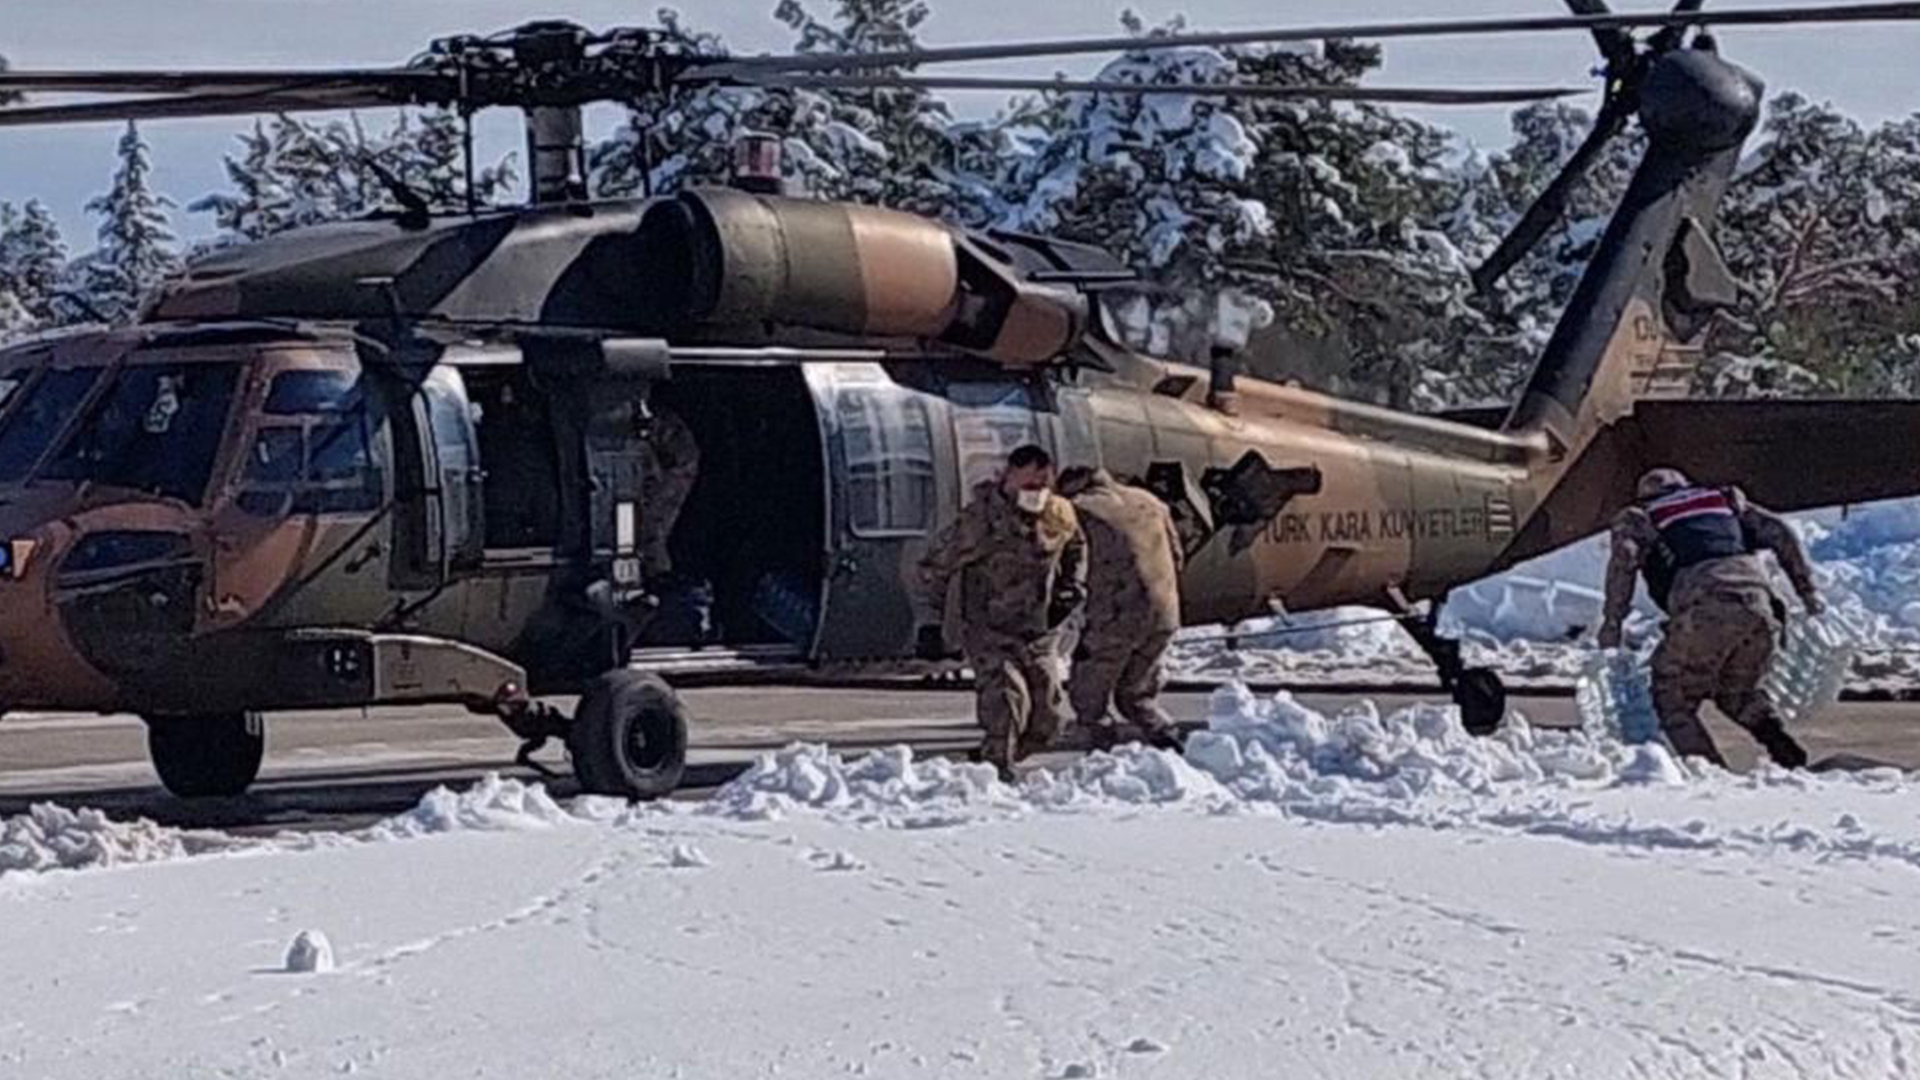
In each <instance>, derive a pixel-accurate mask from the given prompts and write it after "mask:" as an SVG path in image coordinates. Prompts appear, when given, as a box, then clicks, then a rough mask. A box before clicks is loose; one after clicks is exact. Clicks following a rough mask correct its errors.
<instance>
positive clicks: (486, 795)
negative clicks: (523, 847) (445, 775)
mask: <svg viewBox="0 0 1920 1080" xmlns="http://www.w3.org/2000/svg"><path fill="white" fill-rule="evenodd" d="M583 809H592V810H595V811H598V810H599V802H598V801H590V802H589V803H588V804H587V807H585V808H583ZM583 816H591V815H577V814H576V813H574V812H573V811H571V810H569V809H568V808H566V807H563V806H561V805H560V804H559V803H558V802H556V801H554V798H553V796H552V795H549V794H548V793H547V789H546V787H545V786H544V785H541V784H527V783H522V782H521V781H519V780H512V779H507V778H503V777H501V776H500V774H498V773H488V774H487V775H486V776H484V777H482V778H481V779H480V780H479V782H478V783H476V784H474V786H472V787H470V788H467V789H466V790H464V791H454V790H452V789H451V788H447V787H444V786H443V787H437V788H434V789H433V790H432V791H429V792H428V793H427V794H426V795H425V796H424V797H422V798H421V800H420V804H419V805H418V806H415V807H414V808H413V809H412V810H409V811H407V812H406V813H404V814H401V815H399V816H398V817H393V818H389V819H388V820H386V821H384V822H381V823H380V824H379V825H376V826H374V827H373V828H372V829H369V830H368V834H369V836H370V838H372V839H403V838H407V837H416V836H432V835H435V834H439V833H451V832H525V831H529V830H534V829H550V828H553V827H554V826H556V825H564V824H572V823H576V822H579V821H581V820H582V819H583Z"/></svg>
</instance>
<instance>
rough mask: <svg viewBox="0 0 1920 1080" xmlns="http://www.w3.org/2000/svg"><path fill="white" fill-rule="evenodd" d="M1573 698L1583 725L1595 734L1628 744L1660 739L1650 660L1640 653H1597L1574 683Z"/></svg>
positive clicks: (1613, 650) (1612, 650)
mask: <svg viewBox="0 0 1920 1080" xmlns="http://www.w3.org/2000/svg"><path fill="white" fill-rule="evenodd" d="M1573 698H1574V704H1575V706H1576V707H1577V708H1578V709H1579V712H1580V724H1581V726H1582V727H1584V728H1586V729H1587V730H1588V731H1589V732H1592V733H1593V734H1595V735H1600V736H1604V737H1606V738H1612V739H1618V740H1620V741H1621V742H1625V743H1644V742H1652V741H1653V740H1654V739H1657V738H1659V737H1660V716H1659V714H1658V713H1656V712H1655V711H1654V708H1653V685H1652V678H1651V675H1650V673H1649V671H1648V664H1647V659H1646V658H1645V657H1643V656H1640V655H1639V654H1637V653H1633V652H1629V651H1627V650H1625V649H1603V650H1601V651H1600V652H1598V653H1595V654H1594V655H1593V657H1592V658H1591V659H1589V660H1588V661H1587V663H1586V664H1585V666H1584V667H1583V668H1582V669H1581V672H1580V677H1579V678H1578V679H1577V680H1576V681H1575V683H1574V690H1573Z"/></svg>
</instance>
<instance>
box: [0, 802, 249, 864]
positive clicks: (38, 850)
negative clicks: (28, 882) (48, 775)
mask: <svg viewBox="0 0 1920 1080" xmlns="http://www.w3.org/2000/svg"><path fill="white" fill-rule="evenodd" d="M244 846H247V845H246V842H245V841H241V840H236V839H233V838H230V837H225V836H219V835H215V834H211V833H189V832H181V831H179V830H177V829H168V828H164V827H162V826H160V825H156V824H154V823H153V822H151V821H146V820H140V821H133V822H121V821H114V820H112V819H110V818H108V817H107V816H106V815H105V814H103V813H101V812H100V811H98V810H85V809H83V810H68V809H66V808H65V807H60V806H54V805H51V804H48V803H41V804H38V805H35V806H34V807H32V808H31V809H30V810H29V811H28V812H27V813H25V814H22V815H19V816H17V817H11V818H5V819H0V876H4V875H6V874H8V873H11V872H14V871H23V872H29V873H31V872H37V871H42V870H77V869H83V868H87V867H95V866H120V865H125V864H129V863H145V862H159V861H162V860H165V859H179V858H184V857H186V856H188V855H197V854H200V853H202V852H208V851H230V850H235V849H238V848H241V847H244Z"/></svg>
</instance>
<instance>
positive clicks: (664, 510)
mask: <svg viewBox="0 0 1920 1080" xmlns="http://www.w3.org/2000/svg"><path fill="white" fill-rule="evenodd" d="M698 478H699V477H698V473H697V472H696V471H695V470H693V469H670V470H667V471H665V472H661V473H659V474H649V475H648V476H647V477H646V478H645V479H644V480H643V481H642V482H641V487H640V528H639V534H640V535H639V536H638V538H637V539H638V540H639V542H640V569H641V572H642V573H644V574H645V575H646V576H647V579H648V580H650V581H651V580H656V579H658V578H661V577H665V576H666V575H668V574H670V573H672V572H673V553H672V552H670V551H668V550H667V542H668V541H669V540H671V539H672V538H673V527H674V525H676V524H678V523H679V521H680V511H681V508H683V507H685V506H686V504H687V496H689V495H691V494H693V484H694V481H695V480H697V479H698Z"/></svg>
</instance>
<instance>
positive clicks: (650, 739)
mask: <svg viewBox="0 0 1920 1080" xmlns="http://www.w3.org/2000/svg"><path fill="white" fill-rule="evenodd" d="M567 750H568V751H569V752H570V753H571V754H572V755H573V773H574V776H576V777H577V778H579V780H580V786H581V787H582V788H584V789H586V790H587V791H588V792H591V793H592V794H595V795H615V796H619V797H621V798H626V799H658V798H661V797H662V796H665V795H669V794H671V793H672V792H673V789H674V788H677V787H679V786H680V777H681V775H682V774H683V773H684V772H685V771H686V767H687V711H686V707H685V706H684V705H682V704H681V702H680V697H679V695H677V694H675V693H674V692H673V691H672V690H671V689H669V688H668V686H667V684H666V683H664V682H662V681H661V680H660V679H659V678H658V677H657V676H653V675H642V674H640V673H639V672H637V671H628V670H625V669H620V670H615V671H609V672H607V673H606V674H604V675H601V676H600V677H599V678H596V679H595V680H593V682H592V683H591V684H589V685H588V687H587V692H586V694H585V695H584V696H582V697H581V699H580V707H579V709H578V711H576V712H575V713H574V716H573V728H572V730H571V731H569V732H568V733H567Z"/></svg>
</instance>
